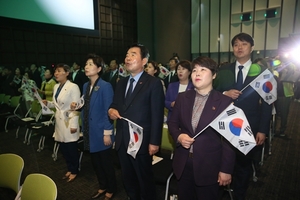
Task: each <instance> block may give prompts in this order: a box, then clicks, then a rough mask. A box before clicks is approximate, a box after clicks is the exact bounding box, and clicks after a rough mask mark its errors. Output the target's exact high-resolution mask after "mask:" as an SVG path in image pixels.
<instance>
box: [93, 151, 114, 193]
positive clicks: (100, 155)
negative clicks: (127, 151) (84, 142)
mask: <svg viewBox="0 0 300 200" xmlns="http://www.w3.org/2000/svg"><path fill="white" fill-rule="evenodd" d="M91 161H92V165H93V168H94V170H95V173H96V176H97V179H98V183H99V188H100V189H101V190H106V192H108V193H115V192H116V191H117V181H116V175H115V169H114V166H113V161H112V155H111V148H109V149H106V150H103V151H98V152H94V153H91Z"/></svg>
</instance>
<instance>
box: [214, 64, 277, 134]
mask: <svg viewBox="0 0 300 200" xmlns="http://www.w3.org/2000/svg"><path fill="white" fill-rule="evenodd" d="M263 70H264V69H263V68H262V69H261V72H262V71H263ZM249 72H250V70H249ZM258 75H259V73H257V74H253V73H252V74H249V73H248V75H247V77H246V79H245V81H244V84H243V88H244V87H245V86H247V85H248V84H249V83H251V82H252V81H253V80H254V79H255V78H256V77H257V76H258ZM235 86H236V81H235V62H234V63H231V64H228V65H225V66H222V67H221V68H220V71H219V72H218V74H217V77H216V79H215V81H214V88H215V89H216V90H218V91H220V92H224V91H228V90H230V89H235ZM234 105H235V106H237V107H239V108H241V109H242V110H243V111H244V113H245V115H246V117H247V119H248V121H249V124H250V126H251V129H252V132H253V134H255V135H256V133H257V132H262V133H265V134H268V133H269V128H270V120H271V116H272V105H269V104H267V103H266V102H265V101H264V100H263V99H262V98H261V97H260V95H259V94H258V93H257V92H256V91H255V90H254V89H253V88H252V87H250V86H248V87H247V88H246V89H245V90H243V91H242V94H241V95H240V96H239V98H238V99H237V100H235V102H234Z"/></svg>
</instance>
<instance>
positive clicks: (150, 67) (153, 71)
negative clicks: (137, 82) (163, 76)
mask: <svg viewBox="0 0 300 200" xmlns="http://www.w3.org/2000/svg"><path fill="white" fill-rule="evenodd" d="M145 72H147V73H148V74H149V75H151V76H154V77H157V76H158V74H159V73H160V70H159V67H158V65H157V63H156V62H154V61H149V62H148V63H147V64H146V68H145ZM161 84H162V86H163V90H164V94H166V87H165V83H164V81H163V80H161Z"/></svg>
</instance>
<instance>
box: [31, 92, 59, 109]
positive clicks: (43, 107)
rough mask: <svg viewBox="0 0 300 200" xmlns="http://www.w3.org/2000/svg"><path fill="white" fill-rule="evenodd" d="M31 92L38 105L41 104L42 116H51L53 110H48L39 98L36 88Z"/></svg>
mask: <svg viewBox="0 0 300 200" xmlns="http://www.w3.org/2000/svg"><path fill="white" fill-rule="evenodd" d="M32 92H33V94H34V96H35V97H36V98H37V100H38V101H39V103H40V104H41V107H42V114H43V115H51V114H53V113H54V112H53V110H51V109H50V108H48V107H47V106H46V105H45V104H44V103H43V101H42V98H41V96H40V95H39V93H38V91H37V89H36V88H32Z"/></svg>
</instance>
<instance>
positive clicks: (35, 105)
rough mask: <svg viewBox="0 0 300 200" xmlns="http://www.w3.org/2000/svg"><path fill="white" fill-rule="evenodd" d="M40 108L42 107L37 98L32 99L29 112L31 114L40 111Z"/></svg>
mask: <svg viewBox="0 0 300 200" xmlns="http://www.w3.org/2000/svg"><path fill="white" fill-rule="evenodd" d="M41 109H42V106H41V104H40V103H39V102H38V101H37V100H34V101H33V102H32V103H31V113H32V114H38V113H39V112H40V111H41Z"/></svg>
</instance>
